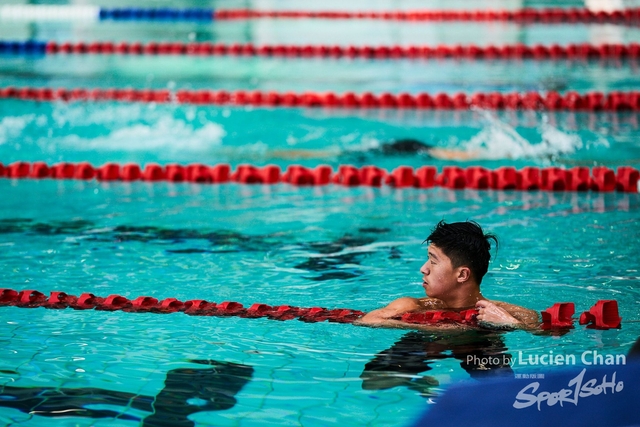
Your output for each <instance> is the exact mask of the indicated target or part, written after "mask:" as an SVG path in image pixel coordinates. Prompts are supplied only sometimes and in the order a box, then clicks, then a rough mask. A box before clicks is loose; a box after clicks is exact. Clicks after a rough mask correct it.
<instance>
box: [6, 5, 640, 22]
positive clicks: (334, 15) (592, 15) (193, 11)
mask: <svg viewBox="0 0 640 427" xmlns="http://www.w3.org/2000/svg"><path fill="white" fill-rule="evenodd" d="M265 18H267V19H278V18H284V19H325V20H355V19H359V20H361V19H367V20H385V21H401V22H403V21H408V22H411V21H431V22H451V21H462V22H514V23H519V24H534V23H543V24H556V23H557V24H577V23H601V24H605V23H606V24H635V23H637V22H639V21H640V8H624V9H620V10H614V11H610V12H609V11H592V10H589V9H586V8H540V9H534V8H521V9H516V10H506V9H487V10H446V9H443V10H407V11H403V10H382V11H328V10H320V11H309V10H252V9H209V8H140V7H120V8H106V7H100V6H90V5H21V4H18V5H3V6H0V20H5V21H25V20H28V21H32V20H33V21H65V20H74V21H85V22H99V21H129V22H136V21H160V22H164V23H169V22H184V21H195V22H203V23H207V22H211V21H216V20H219V21H224V20H247V19H265Z"/></svg>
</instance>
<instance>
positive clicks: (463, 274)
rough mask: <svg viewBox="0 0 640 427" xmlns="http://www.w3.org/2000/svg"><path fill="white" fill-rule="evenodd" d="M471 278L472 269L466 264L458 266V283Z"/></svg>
mask: <svg viewBox="0 0 640 427" xmlns="http://www.w3.org/2000/svg"><path fill="white" fill-rule="evenodd" d="M469 279H471V269H470V268H469V267H467V266H466V265H463V266H461V267H458V277H457V280H458V283H464V282H466V281H467V280H469Z"/></svg>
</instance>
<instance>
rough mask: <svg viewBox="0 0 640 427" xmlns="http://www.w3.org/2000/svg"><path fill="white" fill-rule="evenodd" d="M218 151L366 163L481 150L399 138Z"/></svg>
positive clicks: (466, 155)
mask: <svg viewBox="0 0 640 427" xmlns="http://www.w3.org/2000/svg"><path fill="white" fill-rule="evenodd" d="M218 151H219V153H220V154H222V155H224V156H226V157H228V158H234V157H239V158H242V159H243V160H246V159H248V158H252V157H256V158H259V159H260V160H271V159H273V160H306V159H327V160H331V159H336V160H340V161H341V162H354V163H358V162H360V163H364V162H367V161H370V159H369V158H368V157H369V156H371V155H379V156H420V157H424V158H435V159H441V160H462V161H464V160H471V159H475V158H478V153H476V152H469V151H462V150H450V149H447V148H436V147H433V146H431V145H428V144H425V143H424V142H421V141H418V140H416V139H399V140H395V141H393V142H385V143H383V144H382V145H380V146H379V147H375V148H369V149H347V150H343V149H340V148H338V147H331V148H327V149H320V150H309V149H286V150H280V149H276V150H265V151H261V152H252V151H248V150H242V149H240V150H239V149H238V148H233V149H228V148H227V149H225V148H222V147H220V148H219V149H218Z"/></svg>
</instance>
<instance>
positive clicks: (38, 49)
mask: <svg viewBox="0 0 640 427" xmlns="http://www.w3.org/2000/svg"><path fill="white" fill-rule="evenodd" d="M3 53H8V54H14V55H16V54H21V55H23V54H27V55H28V54H33V55H44V54H46V53H47V42H42V41H37V40H28V41H24V42H22V41H1V40H0V54H3Z"/></svg>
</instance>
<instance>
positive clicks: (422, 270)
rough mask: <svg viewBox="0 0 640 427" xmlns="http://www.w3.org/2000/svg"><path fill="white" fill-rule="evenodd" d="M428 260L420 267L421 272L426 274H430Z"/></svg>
mask: <svg viewBox="0 0 640 427" xmlns="http://www.w3.org/2000/svg"><path fill="white" fill-rule="evenodd" d="M427 264H428V262H425V263H424V265H423V266H422V267H421V268H420V273H422V274H424V275H425V276H428V275H429V272H430V270H429V266H428V265H427Z"/></svg>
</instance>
